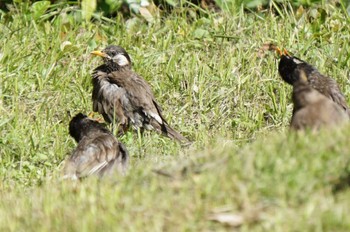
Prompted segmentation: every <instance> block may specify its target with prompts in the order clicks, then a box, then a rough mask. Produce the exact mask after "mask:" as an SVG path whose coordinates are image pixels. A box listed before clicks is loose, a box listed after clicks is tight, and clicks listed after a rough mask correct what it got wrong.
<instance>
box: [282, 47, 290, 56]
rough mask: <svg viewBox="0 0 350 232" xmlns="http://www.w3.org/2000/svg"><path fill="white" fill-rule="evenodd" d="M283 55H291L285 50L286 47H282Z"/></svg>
mask: <svg viewBox="0 0 350 232" xmlns="http://www.w3.org/2000/svg"><path fill="white" fill-rule="evenodd" d="M283 55H286V56H291V55H290V54H289V52H288V51H287V49H285V48H284V49H283Z"/></svg>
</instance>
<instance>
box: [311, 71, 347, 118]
mask: <svg viewBox="0 0 350 232" xmlns="http://www.w3.org/2000/svg"><path fill="white" fill-rule="evenodd" d="M311 75H312V76H311V77H310V78H309V80H310V84H311V86H312V87H313V88H315V89H317V90H318V91H319V92H321V93H322V94H323V95H325V96H326V97H328V98H330V99H331V100H333V101H334V102H335V103H337V104H338V105H339V106H341V107H342V108H343V109H344V110H346V111H349V107H348V105H347V103H346V99H345V97H344V95H343V94H342V92H341V91H340V88H339V86H338V84H337V82H336V81H335V80H334V79H332V78H330V77H327V76H324V75H322V74H320V73H318V72H316V73H312V74H311Z"/></svg>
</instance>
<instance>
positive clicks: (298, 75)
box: [290, 67, 349, 130]
mask: <svg viewBox="0 0 350 232" xmlns="http://www.w3.org/2000/svg"><path fill="white" fill-rule="evenodd" d="M292 74H293V78H294V81H293V96H292V99H293V103H294V112H293V116H292V121H291V125H290V126H291V128H292V129H296V130H302V129H306V128H309V129H315V130H317V129H319V128H320V127H324V126H334V125H339V124H340V123H343V122H346V121H348V119H349V117H348V115H347V114H346V112H345V111H344V109H342V108H341V107H340V106H339V105H338V104H336V103H335V102H333V101H332V100H330V99H329V98H327V97H326V96H324V95H322V94H321V93H320V92H318V91H317V90H315V89H313V88H312V87H311V86H310V85H309V83H308V79H307V75H306V73H305V71H304V69H303V68H300V67H297V68H296V69H295V70H293V73H292Z"/></svg>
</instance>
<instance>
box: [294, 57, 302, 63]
mask: <svg viewBox="0 0 350 232" xmlns="http://www.w3.org/2000/svg"><path fill="white" fill-rule="evenodd" d="M293 61H294V63H296V64H301V63H303V62H302V61H301V60H298V59H295V58H293Z"/></svg>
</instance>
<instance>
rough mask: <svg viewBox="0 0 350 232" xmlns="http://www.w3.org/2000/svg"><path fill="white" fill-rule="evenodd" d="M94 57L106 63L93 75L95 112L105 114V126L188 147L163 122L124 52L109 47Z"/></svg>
mask: <svg viewBox="0 0 350 232" xmlns="http://www.w3.org/2000/svg"><path fill="white" fill-rule="evenodd" d="M91 54H93V55H97V56H100V57H102V59H103V61H104V64H102V65H100V66H99V67H97V68H96V69H95V70H94V72H93V75H92V84H93V92H92V101H93V110H94V111H95V112H99V113H100V114H102V115H103V118H104V119H105V121H106V122H108V123H116V124H119V129H120V130H119V132H120V133H123V132H125V131H126V130H127V129H128V128H129V127H130V126H132V127H133V128H134V129H135V130H138V129H140V130H141V131H143V130H144V129H146V130H155V131H157V132H159V133H162V134H164V135H165V136H167V137H169V138H172V139H176V140H178V141H180V142H184V143H188V140H187V139H186V138H185V137H184V136H182V135H181V134H180V133H178V132H177V131H175V130H174V129H172V128H171V127H170V126H169V124H168V123H167V121H166V120H165V119H164V117H163V115H162V109H161V107H160V106H159V104H158V103H157V101H156V99H155V97H154V95H153V92H152V90H151V87H150V86H149V85H148V83H147V82H146V81H145V80H144V79H143V78H142V77H141V76H139V75H138V74H136V73H135V72H134V71H132V69H131V65H132V64H131V59H130V57H129V55H128V53H127V52H126V51H125V50H124V48H122V47H120V46H115V45H110V46H107V47H106V48H105V49H104V50H102V51H93V52H91Z"/></svg>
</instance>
